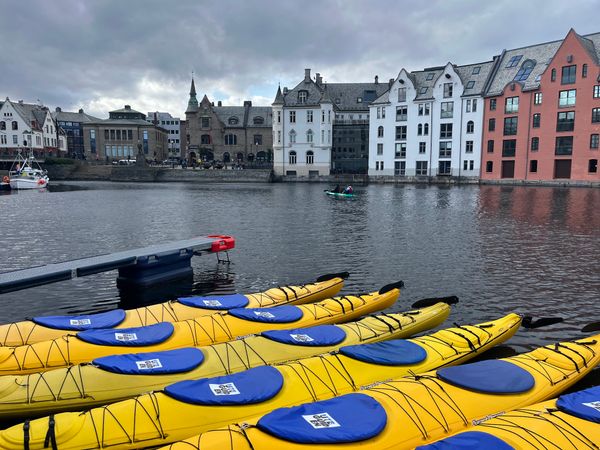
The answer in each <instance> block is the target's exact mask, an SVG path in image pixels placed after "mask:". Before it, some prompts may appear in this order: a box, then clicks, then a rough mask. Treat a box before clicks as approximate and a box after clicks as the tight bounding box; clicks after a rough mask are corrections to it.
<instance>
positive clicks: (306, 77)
mask: <svg viewBox="0 0 600 450" xmlns="http://www.w3.org/2000/svg"><path fill="white" fill-rule="evenodd" d="M304 82H305V83H308V82H310V69H304Z"/></svg>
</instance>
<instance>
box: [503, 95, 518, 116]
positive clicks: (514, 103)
mask: <svg viewBox="0 0 600 450" xmlns="http://www.w3.org/2000/svg"><path fill="white" fill-rule="evenodd" d="M504 112H505V113H516V112H519V97H508V98H507V99H506V100H505V102H504Z"/></svg>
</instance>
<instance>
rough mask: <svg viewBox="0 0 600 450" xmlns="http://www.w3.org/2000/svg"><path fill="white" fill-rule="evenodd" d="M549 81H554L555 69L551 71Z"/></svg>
mask: <svg viewBox="0 0 600 450" xmlns="http://www.w3.org/2000/svg"><path fill="white" fill-rule="evenodd" d="M550 81H556V69H552V72H550Z"/></svg>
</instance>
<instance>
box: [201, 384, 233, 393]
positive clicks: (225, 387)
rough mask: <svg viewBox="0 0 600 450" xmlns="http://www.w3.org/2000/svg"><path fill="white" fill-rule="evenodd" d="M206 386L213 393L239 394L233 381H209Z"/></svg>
mask: <svg viewBox="0 0 600 450" xmlns="http://www.w3.org/2000/svg"><path fill="white" fill-rule="evenodd" d="M208 387H209V388H210V390H211V391H212V393H213V394H214V395H239V394H240V391H238V388H237V387H236V386H235V384H233V383H223V384H212V383H209V384H208Z"/></svg>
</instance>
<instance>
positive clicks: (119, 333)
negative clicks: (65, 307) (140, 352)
mask: <svg viewBox="0 0 600 450" xmlns="http://www.w3.org/2000/svg"><path fill="white" fill-rule="evenodd" d="M173 330H174V327H173V324H172V323H169V322H161V323H157V324H154V325H148V326H145V327H136V328H117V329H112V330H89V331H82V332H80V333H77V337H78V338H79V339H81V340H82V341H85V342H89V343H90V344H96V345H112V346H118V347H141V346H144V345H153V344H159V343H161V342H164V341H166V340H167V339H169V338H170V337H171V335H172V334H173Z"/></svg>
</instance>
